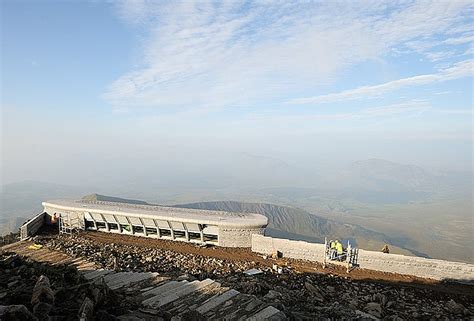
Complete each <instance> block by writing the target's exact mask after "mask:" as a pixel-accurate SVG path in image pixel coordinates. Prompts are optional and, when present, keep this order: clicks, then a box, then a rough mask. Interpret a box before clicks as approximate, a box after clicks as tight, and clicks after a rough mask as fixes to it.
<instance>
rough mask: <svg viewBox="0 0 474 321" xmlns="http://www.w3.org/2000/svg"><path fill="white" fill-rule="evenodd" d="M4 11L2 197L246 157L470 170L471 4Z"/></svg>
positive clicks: (226, 4)
mask: <svg viewBox="0 0 474 321" xmlns="http://www.w3.org/2000/svg"><path fill="white" fill-rule="evenodd" d="M0 6H1V124H2V125H1V127H2V128H1V136H2V137H1V138H2V139H1V144H2V146H1V147H2V149H1V154H2V155H1V162H2V167H1V169H2V171H1V180H2V183H4V184H6V183H12V182H18V181H23V180H40V181H50V182H61V183H65V182H69V183H71V182H73V183H75V184H83V183H88V184H99V183H100V182H104V181H107V180H113V181H117V180H120V179H122V178H123V179H125V178H126V177H127V175H135V174H136V175H138V176H144V177H153V179H156V180H159V179H160V177H165V176H166V177H171V178H169V179H172V177H178V176H179V177H181V178H182V177H186V176H187V175H190V176H192V175H193V174H196V173H197V172H199V173H202V172H206V173H212V171H213V169H214V168H215V167H219V166H220V167H223V168H233V169H235V170H238V169H239V167H238V165H239V164H240V163H243V162H247V165H246V166H252V165H251V161H252V160H254V159H256V158H258V159H261V158H265V159H271V160H272V161H273V162H283V163H285V164H290V165H291V166H296V167H302V168H305V169H314V170H315V171H317V170H323V169H326V168H331V167H332V166H337V165H342V164H345V163H348V162H352V161H356V160H360V159H368V158H381V159H388V160H391V161H396V162H400V163H407V164H417V165H420V166H424V167H427V168H441V169H450V170H470V169H472V139H473V136H472V127H473V97H472V92H473V79H472V76H473V53H474V49H473V40H474V23H473V17H474V15H473V12H474V5H473V3H472V1H456V0H454V1H447V0H446V1H442V0H439V1H370V0H367V1H263V0H262V1H217V2H210V1H197V2H193V1H183V2H180V1H170V2H168V1H140V0H137V1H73V0H69V1H46V0H40V1H28V0H21V1H13V0H4V1H1V2H0ZM243 159H245V160H243ZM197 185H199V183H197Z"/></svg>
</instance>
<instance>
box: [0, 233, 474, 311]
mask: <svg viewBox="0 0 474 321" xmlns="http://www.w3.org/2000/svg"><path fill="white" fill-rule="evenodd" d="M36 242H39V243H41V244H43V245H44V247H45V248H48V249H50V250H54V251H60V252H62V253H66V254H68V255H70V256H72V257H77V258H87V259H88V260H89V261H91V262H94V263H95V266H98V267H99V268H102V269H103V270H96V271H91V272H89V273H88V274H85V275H84V277H81V278H79V279H80V280H83V279H86V280H87V279H89V280H95V281H97V280H104V282H106V281H109V283H108V286H107V289H108V294H107V295H105V294H104V296H105V298H106V299H105V300H104V301H103V302H108V303H107V304H105V305H104V304H103V303H100V304H99V305H97V308H96V309H94V311H95V312H94V313H95V315H94V317H95V318H96V319H100V318H102V319H101V320H110V319H114V318H117V319H118V320H132V319H135V320H151V319H164V320H204V319H222V318H227V319H246V318H249V319H251V320H252V319H254V320H258V319H265V318H266V317H267V316H269V319H279V320H281V319H285V318H287V319H290V320H311V319H323V320H324V319H366V320H370V319H383V320H412V319H466V320H470V319H472V318H473V317H474V291H472V289H473V287H472V286H468V285H466V286H461V287H460V288H456V289H457V290H453V289H452V288H450V287H449V286H447V285H445V284H442V283H440V284H437V285H435V284H412V285H411V284H396V283H389V282H376V281H361V280H353V279H350V278H349V277H342V276H336V275H331V274H316V273H296V272H295V271H292V270H291V269H289V270H285V272H284V273H281V274H280V273H277V272H276V271H275V270H273V269H271V268H269V267H267V266H262V265H259V263H258V262H247V261H231V260H223V259H217V258H211V257H203V256H200V255H194V254H183V253H178V252H174V251H170V250H163V249H160V248H156V247H154V248H146V247H143V246H133V245H124V244H114V243H111V244H103V243H99V242H94V241H92V240H90V239H85V238H82V237H80V236H73V237H69V236H67V237H65V236H60V237H52V238H43V239H41V238H39V239H37V240H36ZM1 264H2V265H0V267H3V266H4V265H3V263H1ZM29 264H31V263H29ZM39 266H41V265H39ZM20 268H21V267H20V266H17V267H16V268H13V269H10V272H9V274H8V276H5V277H3V276H0V302H1V303H0V304H5V303H6V305H10V304H24V305H25V306H26V307H28V310H30V311H33V310H31V306H29V305H28V304H29V303H28V300H30V299H31V292H30V293H29V297H28V295H26V292H25V294H23V297H25V298H26V301H25V300H14V299H12V298H13V297H14V296H13V292H14V291H13V288H16V287H17V286H16V285H15V284H17V283H12V282H19V283H21V285H22V286H23V282H24V281H23V277H21V278H15V277H16V276H17V270H15V269H20ZM252 268H257V269H260V270H262V273H260V274H256V275H251V276H248V275H245V274H244V273H243V272H244V271H246V270H249V269H252ZM23 269H25V268H23ZM26 269H27V270H28V271H29V269H28V268H26ZM64 269H66V270H65V271H66V272H67V271H69V270H68V268H66V267H64ZM43 271H44V268H43V269H39V272H36V270H35V273H36V274H35V280H36V278H37V277H39V275H41V274H45V273H43ZM132 271H133V272H142V273H143V272H153V273H155V274H154V275H155V276H154V278H153V279H146V280H143V281H140V282H137V283H136V285H133V284H129V285H127V286H125V287H120V281H119V280H120V279H123V278H122V277H120V274H119V273H130V272H132ZM117 272H118V273H117ZM46 275H47V276H48V278H50V280H51V287H52V289H53V290H55V291H57V290H56V289H57V284H59V285H60V287H61V286H62V287H64V284H62V283H61V282H65V281H64V280H63V281H59V280H58V279H57V277H56V278H55V274H54V273H49V274H46ZM67 275H68V273H66V274H65V277H66V276H67ZM114 275H116V276H114ZM124 275H125V274H124ZM76 277H77V276H76ZM30 278H31V276H30ZM114 278H115V279H116V280H115V281H114ZM79 279H74V278H73V282H72V284H71V286H72V287H73V288H77V289H78V290H77V291H79V292H78V294H74V292H71V293H70V296H71V297H73V296H76V297H77V298H78V299H76V300H74V301H73V302H74V305H73V306H74V308H72V303H70V304H71V305H70V306H69V310H68V311H70V312H65V315H75V316H77V315H78V312H79V309H80V307H81V306H82V305H83V304H84V299H85V298H86V297H89V298H91V299H92V298H93V297H91V296H88V295H84V294H82V293H85V292H87V291H94V289H90V288H88V287H87V286H86V287H85V289H88V290H84V289H83V288H81V287H78V283H80V282H86V284H90V282H89V283H87V281H79ZM74 280H75V281H74ZM106 283H107V282H106ZM9 284H12V285H11V286H10V287H9V286H8V285H9ZM25 284H26V282H25ZM27 284H28V286H29V289H31V290H32V288H33V286H34V282H33V283H32V282H28V283H27ZM80 284H82V283H80ZM92 284H95V283H92ZM99 284H100V283H99ZM88 286H90V285H88ZM20 287H21V286H20ZM80 289H82V290H80ZM80 291H83V292H80ZM2 296H3V298H2ZM109 296H111V298H109ZM19 297H21V296H19ZM58 297H63V296H62V295H61V296H60V295H58V294H57V293H56V298H58ZM64 297H65V298H68V296H67V295H64ZM5 298H8V300H7V301H5ZM114 300H118V301H119V302H120V304H119V305H118V306H117V307H112V306H110V305H113V304H114V302H117V301H114ZM170 300H172V301H170ZM4 301H5V303H4ZM66 301H67V300H66ZM25 302H26V303H25ZM68 302H69V301H68ZM54 304H55V305H54V306H53V308H52V310H51V313H58V310H57V308H56V305H57V304H59V303H58V299H56V300H55V303H54ZM63 304H66V303H63ZM115 304H116V303H115ZM0 311H1V310H0ZM68 313H69V314H68Z"/></svg>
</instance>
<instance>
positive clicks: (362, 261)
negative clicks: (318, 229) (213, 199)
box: [252, 235, 474, 281]
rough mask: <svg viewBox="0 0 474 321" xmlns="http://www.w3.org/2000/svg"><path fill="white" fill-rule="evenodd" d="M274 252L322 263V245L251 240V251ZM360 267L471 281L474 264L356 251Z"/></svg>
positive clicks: (255, 237)
mask: <svg viewBox="0 0 474 321" xmlns="http://www.w3.org/2000/svg"><path fill="white" fill-rule="evenodd" d="M274 250H278V251H280V252H282V253H283V257H289V258H294V259H301V260H308V261H313V262H320V263H322V262H323V259H324V244H318V243H308V242H304V241H292V240H286V239H277V238H272V237H268V236H263V235H253V236H252V251H254V252H257V253H261V254H267V255H270V254H272V252H273V251H274ZM359 265H360V267H361V268H364V269H370V270H378V271H383V272H393V273H400V274H407V275H415V276H419V277H423V278H432V279H436V280H443V279H452V280H460V281H474V264H467V263H460V262H451V261H444V260H435V259H425V258H421V257H416V256H405V255H399V254H385V253H381V252H375V251H366V250H359Z"/></svg>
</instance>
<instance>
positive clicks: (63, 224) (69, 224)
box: [58, 213, 81, 235]
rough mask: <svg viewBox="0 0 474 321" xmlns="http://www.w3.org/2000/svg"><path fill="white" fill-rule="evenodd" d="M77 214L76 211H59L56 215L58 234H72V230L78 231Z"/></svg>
mask: <svg viewBox="0 0 474 321" xmlns="http://www.w3.org/2000/svg"><path fill="white" fill-rule="evenodd" d="M79 220H80V218H79V215H77V213H61V214H59V217H58V223H59V234H68V235H72V234H73V233H74V232H78V227H79V226H81V225H80V224H79Z"/></svg>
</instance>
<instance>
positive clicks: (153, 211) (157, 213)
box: [43, 200, 268, 228]
mask: <svg viewBox="0 0 474 321" xmlns="http://www.w3.org/2000/svg"><path fill="white" fill-rule="evenodd" d="M43 206H47V207H52V208H57V209H62V210H66V211H81V212H92V213H102V214H112V215H128V216H135V217H143V218H145V217H146V218H153V219H159V220H168V221H179V222H188V223H198V224H212V225H219V226H229V227H248V228H256V227H263V226H266V225H267V224H268V219H267V218H266V217H265V216H263V215H261V214H255V213H234V212H224V211H210V210H201V209H188V208H177V207H168V206H158V205H141V204H131V203H118V202H104V201H84V200H53V201H46V202H43Z"/></svg>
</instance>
